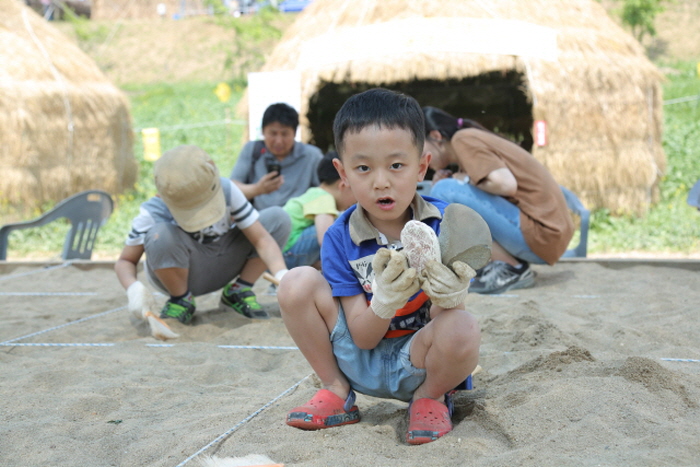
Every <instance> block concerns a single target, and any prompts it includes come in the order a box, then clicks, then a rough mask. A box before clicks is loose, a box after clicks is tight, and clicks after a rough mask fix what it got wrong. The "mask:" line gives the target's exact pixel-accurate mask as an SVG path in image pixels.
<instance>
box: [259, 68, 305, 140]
mask: <svg viewBox="0 0 700 467" xmlns="http://www.w3.org/2000/svg"><path fill="white" fill-rule="evenodd" d="M278 102H284V103H285V104H288V105H290V106H292V107H294V108H295V109H296V111H297V112H299V109H300V108H301V75H300V74H299V72H297V71H263V72H258V73H248V138H249V139H250V141H255V140H258V139H262V117H263V114H264V113H265V109H267V108H268V107H269V106H270V105H271V104H277V103H278ZM296 139H297V141H300V139H301V132H300V130H299V128H297V134H296Z"/></svg>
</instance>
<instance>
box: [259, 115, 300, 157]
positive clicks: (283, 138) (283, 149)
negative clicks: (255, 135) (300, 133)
mask: <svg viewBox="0 0 700 467" xmlns="http://www.w3.org/2000/svg"><path fill="white" fill-rule="evenodd" d="M263 139H264V140H265V146H266V147H267V149H268V150H269V151H270V152H271V153H272V155H273V156H275V157H277V158H278V159H283V158H285V157H287V156H288V155H289V153H290V152H292V147H294V128H292V127H290V126H287V125H282V124H281V123H279V122H272V123H269V124H267V125H265V128H263Z"/></svg>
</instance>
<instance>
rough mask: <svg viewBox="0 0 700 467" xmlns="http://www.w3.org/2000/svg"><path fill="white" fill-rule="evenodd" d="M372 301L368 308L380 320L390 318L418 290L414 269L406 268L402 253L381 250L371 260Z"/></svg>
mask: <svg viewBox="0 0 700 467" xmlns="http://www.w3.org/2000/svg"><path fill="white" fill-rule="evenodd" d="M372 269H373V270H374V280H372V293H373V296H372V301H371V302H370V306H371V307H372V310H373V311H374V313H375V314H376V315H377V316H379V317H380V318H382V319H389V318H392V317H393V316H394V315H395V314H396V310H398V309H399V308H401V307H403V306H404V305H405V304H406V302H407V301H408V299H409V298H411V296H412V295H413V294H415V293H416V292H418V290H420V281H419V280H418V273H417V272H416V270H415V269H413V268H409V267H408V259H406V255H404V254H403V253H402V252H399V251H396V250H388V249H386V248H381V249H379V250H378V251H377V253H376V254H375V255H374V259H373V260H372Z"/></svg>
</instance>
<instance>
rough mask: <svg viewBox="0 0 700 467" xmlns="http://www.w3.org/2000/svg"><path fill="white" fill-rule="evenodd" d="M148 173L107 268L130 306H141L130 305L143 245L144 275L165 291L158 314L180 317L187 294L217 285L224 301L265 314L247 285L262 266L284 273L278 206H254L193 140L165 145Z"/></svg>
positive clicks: (285, 224) (286, 226) (185, 313)
mask: <svg viewBox="0 0 700 467" xmlns="http://www.w3.org/2000/svg"><path fill="white" fill-rule="evenodd" d="M154 175H155V182H156V188H157V190H158V195H157V196H154V197H153V198H151V199H150V200H148V201H146V202H144V203H142V204H141V208H140V212H139V214H138V216H136V217H135V218H134V219H133V221H132V224H131V227H132V228H131V231H130V232H129V234H128V237H127V239H126V242H125V243H126V245H125V246H124V249H123V250H122V252H121V255H120V257H119V259H118V260H117V263H116V265H115V268H114V269H115V272H116V273H117V277H118V279H119V282H120V283H121V285H122V286H123V287H124V288H125V289H126V291H127V297H128V300H129V308H130V309H132V308H133V309H132V310H131V311H132V312H134V313H136V314H137V315H138V314H139V313H140V312H141V310H140V309H138V310H137V309H136V308H139V307H140V306H141V302H142V297H143V294H144V291H145V290H146V289H145V286H144V285H143V283H141V281H139V280H138V279H137V266H138V263H139V261H140V260H141V257H142V256H143V254H144V253H145V254H146V262H145V267H144V269H145V272H146V276H147V277H148V279H149V281H150V282H151V284H152V285H153V286H154V287H155V288H157V289H158V290H160V291H161V292H163V293H166V294H167V295H168V296H169V299H168V300H167V301H166V303H165V305H164V306H163V308H162V310H161V313H160V317H161V318H174V319H177V320H178V321H180V322H182V323H185V324H188V323H190V322H191V320H192V317H193V314H194V312H195V309H196V307H195V298H194V297H195V296H198V295H203V294H206V293H209V292H213V291H215V290H218V289H221V288H223V293H222V297H221V302H222V304H223V305H224V306H225V307H229V308H231V309H233V310H235V311H236V312H238V313H240V314H242V315H244V316H247V317H249V318H262V319H264V318H268V317H269V316H268V315H267V313H266V312H265V311H264V310H263V309H262V307H261V306H260V304H258V302H257V299H256V297H255V294H254V293H253V291H252V285H253V283H254V282H255V281H256V280H257V279H258V278H259V277H260V276H261V275H262V273H263V272H264V271H265V270H270V272H272V274H274V275H275V277H276V278H277V279H281V277H282V276H283V275H284V274H285V273H286V271H287V269H286V266H285V263H284V259H283V257H282V253H281V250H280V247H281V246H282V245H284V244H285V242H286V241H287V237H288V236H289V231H290V228H291V226H290V221H289V216H288V215H287V214H286V213H285V212H284V211H283V210H282V208H279V207H271V208H268V209H265V210H262V211H260V212H258V211H257V210H256V209H255V208H253V206H252V205H251V204H250V202H248V200H247V199H246V198H245V196H244V195H243V193H242V192H241V191H240V189H238V188H237V187H236V185H235V184H234V183H233V182H231V181H230V180H229V179H227V178H225V177H221V176H220V175H219V171H218V169H217V168H216V165H215V164H214V161H213V160H212V159H211V158H210V157H209V155H208V154H207V153H206V152H204V151H203V150H202V149H200V148H199V147H197V146H179V147H177V148H174V149H171V150H170V151H166V152H165V153H164V154H163V156H162V157H161V158H160V159H159V160H158V161H157V162H156V163H155V167H154ZM234 279H235V280H234Z"/></svg>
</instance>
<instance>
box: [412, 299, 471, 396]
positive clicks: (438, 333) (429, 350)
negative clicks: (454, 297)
mask: <svg viewBox="0 0 700 467" xmlns="http://www.w3.org/2000/svg"><path fill="white" fill-rule="evenodd" d="M480 343H481V331H480V330H479V324H478V323H477V321H476V318H475V317H474V316H472V315H471V314H470V313H467V312H466V311H464V310H457V309H452V310H445V311H443V312H442V313H440V314H438V315H437V316H436V317H435V318H434V319H433V320H432V321H431V322H430V323H429V325H428V326H426V327H425V328H423V329H421V330H420V331H419V332H418V333H417V335H416V337H415V338H414V339H413V342H412V344H411V362H412V363H413V365H414V366H415V367H417V368H425V369H426V377H425V381H423V384H421V385H420V386H419V387H418V389H416V391H415V392H414V394H413V400H417V399H421V398H424V397H427V398H430V399H435V400H438V401H440V402H442V401H443V396H444V395H445V393H446V392H449V391H450V390H452V389H454V388H455V387H456V386H457V385H459V384H460V383H461V382H463V381H464V380H465V379H467V377H468V376H469V375H470V374H471V373H472V371H474V369H475V368H476V365H477V363H478V361H479V345H480Z"/></svg>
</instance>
